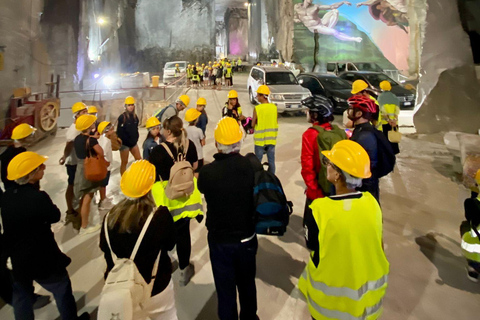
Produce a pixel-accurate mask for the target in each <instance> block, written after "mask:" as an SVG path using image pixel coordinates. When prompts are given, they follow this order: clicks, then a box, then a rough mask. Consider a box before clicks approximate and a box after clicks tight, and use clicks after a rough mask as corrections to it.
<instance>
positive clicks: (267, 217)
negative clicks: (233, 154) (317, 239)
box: [246, 153, 293, 236]
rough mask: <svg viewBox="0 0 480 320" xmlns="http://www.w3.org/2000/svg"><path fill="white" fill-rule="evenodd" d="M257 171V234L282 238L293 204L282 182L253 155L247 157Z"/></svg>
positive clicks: (254, 198)
mask: <svg viewBox="0 0 480 320" xmlns="http://www.w3.org/2000/svg"><path fill="white" fill-rule="evenodd" d="M246 157H247V159H248V160H249V161H250V163H251V164H252V167H253V169H254V171H255V188H254V195H253V202H254V205H255V209H256V225H255V232H256V233H257V234H265V235H275V236H281V235H283V234H284V233H285V232H286V231H287V226H288V222H289V220H290V215H291V214H292V212H293V210H292V208H293V203H292V202H291V201H287V198H286V196H285V192H284V191H283V187H282V184H281V183H280V180H279V179H278V178H277V177H276V176H275V175H274V174H272V173H270V172H268V171H266V170H264V168H263V165H262V164H261V163H260V161H258V158H257V157H256V156H255V154H253V153H249V154H247V155H246Z"/></svg>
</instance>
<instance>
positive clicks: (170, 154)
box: [160, 142, 176, 163]
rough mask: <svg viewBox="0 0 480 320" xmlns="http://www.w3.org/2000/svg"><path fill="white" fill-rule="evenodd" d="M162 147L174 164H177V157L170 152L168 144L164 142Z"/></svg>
mask: <svg viewBox="0 0 480 320" xmlns="http://www.w3.org/2000/svg"><path fill="white" fill-rule="evenodd" d="M160 145H161V146H162V147H164V148H165V150H167V153H168V155H169V156H170V157H171V158H172V160H173V162H174V163H175V162H176V160H175V157H174V156H173V153H172V151H171V150H170V148H169V147H168V146H167V144H166V143H165V142H162V143H161V144H160Z"/></svg>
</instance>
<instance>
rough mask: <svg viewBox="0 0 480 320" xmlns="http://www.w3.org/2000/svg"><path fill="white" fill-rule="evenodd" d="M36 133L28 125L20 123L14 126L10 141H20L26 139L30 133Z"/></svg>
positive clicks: (33, 128)
mask: <svg viewBox="0 0 480 320" xmlns="http://www.w3.org/2000/svg"><path fill="white" fill-rule="evenodd" d="M35 131H37V129H36V128H35V127H32V126H31V125H29V124H26V123H22V124H19V125H18V126H16V127H15V128H14V129H13V131H12V139H13V140H20V139H24V138H26V137H28V136H29V135H31V134H32V133H34V132H35Z"/></svg>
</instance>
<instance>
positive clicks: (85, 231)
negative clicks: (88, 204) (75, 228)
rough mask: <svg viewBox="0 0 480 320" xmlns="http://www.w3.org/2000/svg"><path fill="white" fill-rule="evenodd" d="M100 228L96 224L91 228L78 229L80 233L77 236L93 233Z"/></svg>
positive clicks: (99, 225)
mask: <svg viewBox="0 0 480 320" xmlns="http://www.w3.org/2000/svg"><path fill="white" fill-rule="evenodd" d="M101 227H102V225H101V224H97V225H95V226H92V227H87V228H80V232H79V233H78V234H79V235H81V236H83V235H85V234H89V233H94V232H96V231H98V230H100V228H101Z"/></svg>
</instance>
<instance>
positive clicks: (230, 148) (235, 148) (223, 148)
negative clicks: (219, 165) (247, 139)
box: [217, 140, 242, 154]
mask: <svg viewBox="0 0 480 320" xmlns="http://www.w3.org/2000/svg"><path fill="white" fill-rule="evenodd" d="M241 147H242V141H241V140H240V141H238V142H236V143H234V144H229V145H226V144H221V143H219V142H217V149H218V151H219V152H220V153H225V154H228V153H233V152H240V149H241Z"/></svg>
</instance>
